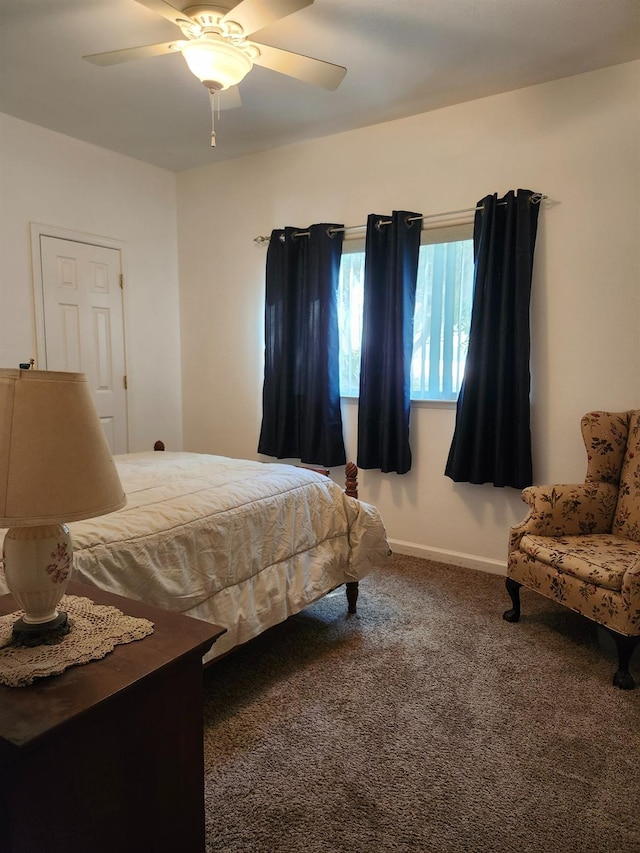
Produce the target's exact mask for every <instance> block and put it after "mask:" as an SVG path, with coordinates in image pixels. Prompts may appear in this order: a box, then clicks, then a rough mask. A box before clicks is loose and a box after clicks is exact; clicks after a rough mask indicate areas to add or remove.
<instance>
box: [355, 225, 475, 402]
mask: <svg viewBox="0 0 640 853" xmlns="http://www.w3.org/2000/svg"><path fill="white" fill-rule="evenodd" d="M421 243H422V244H421V246H420V255H419V259H418V283H417V288H416V310H415V316H414V331H413V358H412V361H411V399H412V400H455V399H456V398H457V396H458V392H459V390H460V383H461V382H462V376H463V373H464V364H465V360H466V356H467V346H468V342H469V324H470V321H471V304H472V297H473V223H467V224H464V225H449V226H446V227H442V228H430V229H426V230H424V231H423V232H422V241H421ZM363 293H364V240H363V239H357V240H345V243H344V247H343V253H342V261H341V265H340V283H339V286H338V323H339V330H340V393H341V395H342V396H343V397H357V396H358V393H359V384H360V348H361V339H362V305H363Z"/></svg>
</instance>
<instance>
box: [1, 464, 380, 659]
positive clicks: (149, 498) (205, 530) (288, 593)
mask: <svg viewBox="0 0 640 853" xmlns="http://www.w3.org/2000/svg"><path fill="white" fill-rule="evenodd" d="M115 461H116V465H117V468H118V472H119V474H120V478H121V481H122V485H123V487H124V490H125V492H126V493H127V499H128V500H127V505H126V506H125V507H124V508H123V509H121V510H118V511H117V512H114V513H111V514H110V515H105V516H101V517H99V518H92V519H87V520H85V521H77V522H73V523H72V524H70V525H69V528H70V530H71V535H72V538H73V542H74V579H75V580H77V581H81V582H83V583H87V584H91V585H93V586H96V587H99V588H100V589H103V590H106V591H108V592H115V593H118V594H120V595H124V596H127V597H129V598H134V599H138V600H141V601H145V602H147V603H149V604H153V605H156V606H158V607H163V608H166V609H169V610H175V611H179V612H181V613H184V614H187V615H190V616H194V617H196V618H198V619H204V620H206V621H209V622H213V623H215V624H218V625H222V626H224V627H225V628H226V629H227V630H226V633H225V634H224V635H223V636H222V637H221V638H220V639H219V640H218V641H217V642H216V643H215V645H214V646H213V648H212V650H211V652H210V653H209V654H208V655H207V656H206V657H205V659H204V662H205V663H210V662H211V661H212V660H213V659H214V658H216V657H219V656H221V655H223V654H226V653H228V652H229V651H230V650H231V649H233V648H234V647H236V646H238V645H240V644H242V643H245V642H246V641H247V640H250V639H252V638H253V637H256V636H257V635H258V634H260V633H262V632H263V631H265V630H266V629H267V628H270V627H272V626H273V625H276V624H277V623H279V622H283V621H284V620H286V619H287V618H288V617H289V616H291V615H292V614H294V613H298V612H299V611H300V610H302V609H304V608H305V607H307V606H308V605H310V604H312V603H313V602H314V601H317V600H318V599H319V598H321V597H323V596H324V595H326V594H327V593H328V592H330V591H331V590H333V589H335V588H337V587H339V586H341V585H343V584H346V585H347V591H348V608H349V609H350V610H351V611H354V610H355V604H356V598H357V589H358V587H357V584H358V581H359V580H361V579H362V578H363V577H365V575H367V574H368V572H370V571H371V569H372V568H373V567H374V566H378V565H382V564H384V563H385V561H386V560H388V559H389V557H390V550H389V545H388V542H387V538H386V533H385V529H384V525H383V522H382V520H381V518H380V515H379V513H378V511H377V510H376V509H375V508H374V507H372V506H370V505H369V504H366V503H364V502H361V501H359V500H357V499H356V498H355V497H353V496H351V495H348V494H346V493H345V492H344V491H343V490H342V489H341V488H340V486H338V485H337V484H336V483H334V482H333V480H331V479H330V478H329V477H327V476H324V475H323V474H322V473H319V472H317V471H314V470H310V469H306V468H300V467H296V466H294V465H287V464H281V463H264V462H255V461H250V460H243V459H231V458H228V457H222V456H214V455H210V454H200V453H183V452H167V451H164V452H157V451H149V452H143V453H132V454H126V455H121V456H116V457H115ZM354 472H355V473H354ZM356 473H357V469H356V468H355V466H353V465H351V468H350V469H349V468H348V471H347V474H348V476H349V475H350V481H351V487H350V488H349V491H351V492H352V493H353V492H354V485H355V474H356ZM3 534H4V531H0V539H1V538H2V536H3ZM3 584H4V579H3V577H2V575H1V573H0V586H3ZM3 591H6V587H4V588H3ZM345 609H346V608H345Z"/></svg>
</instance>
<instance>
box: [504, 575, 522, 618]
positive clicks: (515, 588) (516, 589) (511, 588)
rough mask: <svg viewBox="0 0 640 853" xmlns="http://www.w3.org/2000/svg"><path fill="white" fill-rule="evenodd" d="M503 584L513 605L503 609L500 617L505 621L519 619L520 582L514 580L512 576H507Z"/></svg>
mask: <svg viewBox="0 0 640 853" xmlns="http://www.w3.org/2000/svg"><path fill="white" fill-rule="evenodd" d="M505 586H506V588H507V592H508V593H509V596H510V597H511V602H512V604H513V607H512V608H511V610H505V611H504V613H503V614H502V618H503V619H504V620H505V621H506V622H518V621H520V587H521V586H522V584H521V583H518V581H514V579H513V578H507V579H506V581H505Z"/></svg>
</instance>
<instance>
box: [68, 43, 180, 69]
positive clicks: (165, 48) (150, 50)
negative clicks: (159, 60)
mask: <svg viewBox="0 0 640 853" xmlns="http://www.w3.org/2000/svg"><path fill="white" fill-rule="evenodd" d="M184 44H186V41H166V42H164V43H163V44H145V45H142V46H141V47H126V48H124V50H109V51H107V52H106V53H91V54H89V55H88V56H83V57H82V58H83V59H86V60H87V62H92V63H93V64H94V65H117V64H118V63H120V62H129V61H130V60H131V59H149V58H150V57H152V56H163V55H164V54H165V53H179V52H180V48H181V47H182V45H184Z"/></svg>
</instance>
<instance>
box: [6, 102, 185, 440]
mask: <svg viewBox="0 0 640 853" xmlns="http://www.w3.org/2000/svg"><path fill="white" fill-rule="evenodd" d="M175 184H176V181H175V175H174V174H173V173H171V172H166V171H164V170H162V169H158V168H156V167H154V166H149V165H146V164H144V163H141V162H139V161H137V160H132V159H130V158H127V157H122V156H121V155H119V154H113V153H112V152H109V151H105V150H104V149H102V148H97V147H96V146H92V145H88V144H86V143H84V142H78V141H77V140H75V139H71V138H70V137H67V136H63V135H62V134H59V133H53V132H51V131H48V130H44V129H43V128H40V127H36V126H35V125H32V124H28V123H26V122H23V121H20V120H19V119H15V118H12V117H10V116H6V115H2V114H0V258H2V278H1V283H0V365H1V366H3V367H17V366H18V364H19V363H20V362H23V361H28V360H29V359H30V358H36V338H35V325H34V307H33V283H32V270H31V245H30V228H29V224H30V223H31V222H36V223H42V224H44V225H47V226H55V227H57V228H64V229H69V230H71V231H77V232H83V233H86V234H91V235H94V236H98V237H103V238H104V237H107V238H111V239H114V240H119V241H123V242H124V244H125V245H124V249H123V255H124V261H125V265H126V266H125V269H126V283H125V292H124V299H125V315H126V320H125V325H126V345H127V374H128V380H129V394H128V398H129V447H130V450H142V449H151V447H152V446H153V442H154V440H155V439H157V438H163V439H164V440H165V441H166V442H167V443H168V444H169V446H172V447H174V448H180V447H181V443H182V400H181V384H180V378H181V377H180V330H179V313H178V312H179V300H178V264H177V231H176V228H177V226H176V186H175ZM39 366H40V365H39Z"/></svg>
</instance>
